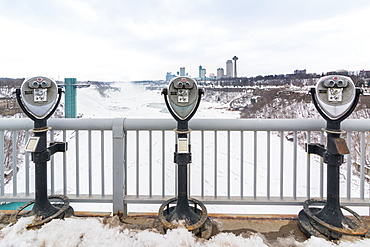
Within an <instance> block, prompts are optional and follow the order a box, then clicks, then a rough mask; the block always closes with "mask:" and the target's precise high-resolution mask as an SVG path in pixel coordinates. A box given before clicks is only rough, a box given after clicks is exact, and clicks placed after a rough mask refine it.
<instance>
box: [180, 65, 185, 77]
mask: <svg viewBox="0 0 370 247" xmlns="http://www.w3.org/2000/svg"><path fill="white" fill-rule="evenodd" d="M180 76H185V67H181V68H180Z"/></svg>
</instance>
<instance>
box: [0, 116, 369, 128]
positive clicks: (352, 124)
mask: <svg viewBox="0 0 370 247" xmlns="http://www.w3.org/2000/svg"><path fill="white" fill-rule="evenodd" d="M115 121H120V122H123V123H124V129H125V130H173V129H175V128H176V122H175V120H173V119H172V118H52V119H49V120H48V125H49V126H50V127H52V128H53V129H55V130H76V129H78V130H112V128H113V125H114V122H115ZM325 126H326V124H325V120H323V119H192V120H191V121H190V122H189V127H190V128H191V129H193V130H210V131H212V130H219V131H226V130H231V131H233V130H235V131H320V130H321V129H322V128H325ZM32 128H33V122H32V120H30V119H28V118H3V119H1V121H0V130H24V129H32ZM342 129H343V130H345V131H370V119H347V120H345V121H343V124H342Z"/></svg>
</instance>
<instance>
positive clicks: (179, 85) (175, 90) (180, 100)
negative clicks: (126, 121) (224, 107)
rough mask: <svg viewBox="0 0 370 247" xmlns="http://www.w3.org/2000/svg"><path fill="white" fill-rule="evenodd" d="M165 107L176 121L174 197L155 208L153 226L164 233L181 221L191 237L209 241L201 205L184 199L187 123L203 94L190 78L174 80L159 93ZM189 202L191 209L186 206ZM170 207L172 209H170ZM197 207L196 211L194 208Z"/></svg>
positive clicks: (208, 224) (209, 227)
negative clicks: (156, 213)
mask: <svg viewBox="0 0 370 247" xmlns="http://www.w3.org/2000/svg"><path fill="white" fill-rule="evenodd" d="M162 94H163V95H164V100H165V103H166V106H167V108H168V110H169V112H170V113H171V115H172V116H173V118H174V119H175V120H176V121H177V128H176V129H175V130H174V131H175V132H176V134H177V143H176V146H175V153H174V162H175V163H176V164H177V165H178V174H177V176H178V193H177V194H178V197H175V198H172V199H169V200H168V201H166V202H164V203H163V204H162V206H161V207H160V209H159V212H158V218H157V219H156V223H155V224H156V227H157V228H158V229H159V230H160V231H161V232H165V231H167V230H168V229H174V228H176V227H177V225H176V224H174V222H179V221H182V220H183V221H184V222H185V227H186V228H187V229H188V230H189V231H192V232H193V233H194V234H195V235H197V236H199V237H203V238H209V237H210V236H211V232H212V223H211V221H210V220H209V218H208V215H207V209H206V207H205V206H204V204H203V203H202V202H200V201H198V200H196V199H194V198H189V197H188V191H187V190H188V185H187V182H188V177H187V176H188V170H187V169H188V164H190V163H191V162H192V160H191V150H190V149H191V148H190V147H191V146H190V143H189V138H188V134H189V133H190V131H191V130H190V129H189V128H188V121H189V120H190V119H191V118H192V117H193V116H194V114H195V112H196V111H197V109H198V106H199V104H200V99H201V96H202V94H204V91H203V90H202V89H198V87H197V84H196V82H195V80H194V79H192V78H190V77H185V76H181V77H177V78H174V79H172V80H171V82H170V84H169V86H168V88H165V89H163V90H162ZM189 203H191V204H193V205H194V207H193V206H189ZM170 204H176V206H172V207H170ZM198 207H199V208H198Z"/></svg>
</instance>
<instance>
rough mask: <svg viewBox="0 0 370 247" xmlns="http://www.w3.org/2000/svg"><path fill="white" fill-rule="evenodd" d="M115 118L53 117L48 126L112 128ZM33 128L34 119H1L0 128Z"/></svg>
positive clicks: (65, 128) (90, 128) (70, 128)
mask: <svg viewBox="0 0 370 247" xmlns="http://www.w3.org/2000/svg"><path fill="white" fill-rule="evenodd" d="M114 120H115V119H114V118H51V119H49V120H48V126H50V127H52V128H53V129H55V130H76V129H78V130H111V129H112V126H113V121H114ZM122 120H123V119H122ZM32 128H33V121H32V120H30V119H28V118H2V119H1V121H0V130H28V129H32Z"/></svg>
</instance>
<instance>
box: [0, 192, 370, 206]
mask: <svg viewBox="0 0 370 247" xmlns="http://www.w3.org/2000/svg"><path fill="white" fill-rule="evenodd" d="M68 198H69V199H70V201H71V202H89V203H112V202H113V197H112V195H105V196H104V197H103V196H101V195H92V196H91V197H90V196H89V195H87V194H81V195H80V196H79V197H76V196H74V195H68ZM170 198H173V196H166V197H162V195H153V196H152V197H151V198H150V197H149V195H141V196H140V197H136V195H131V196H130V195H127V196H125V197H124V199H123V201H124V203H132V204H162V203H163V202H165V201H167V200H168V199H170ZM192 198H195V199H198V200H200V201H202V202H203V203H204V204H215V205H216V204H217V205H221V204H222V205H281V206H283V205H291V206H294V205H299V206H302V203H303V202H304V201H306V200H307V198H306V197H297V199H296V200H294V199H293V197H284V199H281V198H280V197H270V199H267V197H258V198H257V199H254V198H253V197H244V198H243V199H240V197H239V196H231V197H230V199H228V197H227V196H218V197H217V199H215V198H214V197H213V196H204V197H203V198H201V197H200V196H193V197H192ZM32 200H34V194H30V196H25V194H18V195H17V196H12V195H5V197H0V201H2V202H29V201H32ZM340 202H341V205H345V206H369V204H370V199H365V200H361V199H358V198H352V199H351V200H347V199H346V198H345V197H342V198H340Z"/></svg>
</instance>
